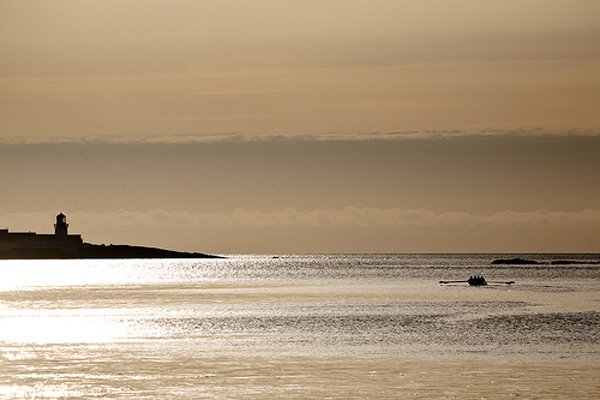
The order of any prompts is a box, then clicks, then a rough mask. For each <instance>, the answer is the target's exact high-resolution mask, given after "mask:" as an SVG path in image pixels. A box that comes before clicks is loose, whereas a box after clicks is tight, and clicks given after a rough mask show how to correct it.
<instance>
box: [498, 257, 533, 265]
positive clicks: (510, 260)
mask: <svg viewBox="0 0 600 400" xmlns="http://www.w3.org/2000/svg"><path fill="white" fill-rule="evenodd" d="M492 264H512V265H525V264H531V265H535V264H543V263H540V262H538V261H534V260H526V259H524V258H518V257H516V258H499V259H497V260H494V261H492Z"/></svg>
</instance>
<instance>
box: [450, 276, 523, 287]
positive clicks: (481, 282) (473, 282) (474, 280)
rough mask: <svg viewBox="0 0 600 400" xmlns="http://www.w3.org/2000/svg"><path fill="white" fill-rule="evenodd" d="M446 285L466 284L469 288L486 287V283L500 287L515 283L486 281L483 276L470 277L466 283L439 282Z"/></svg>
mask: <svg viewBox="0 0 600 400" xmlns="http://www.w3.org/2000/svg"><path fill="white" fill-rule="evenodd" d="M447 283H468V284H469V286H487V284H488V283H495V284H500V285H512V284H513V283H515V281H508V282H499V281H489V282H488V281H486V280H485V278H484V277H483V276H479V275H476V276H471V277H469V279H467V280H466V281H440V284H443V285H445V284H447Z"/></svg>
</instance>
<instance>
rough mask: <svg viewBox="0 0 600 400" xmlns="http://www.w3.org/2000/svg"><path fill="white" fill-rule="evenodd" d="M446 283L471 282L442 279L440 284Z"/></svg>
mask: <svg viewBox="0 0 600 400" xmlns="http://www.w3.org/2000/svg"><path fill="white" fill-rule="evenodd" d="M445 283H469V281H440V284H445Z"/></svg>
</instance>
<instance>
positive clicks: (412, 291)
mask: <svg viewBox="0 0 600 400" xmlns="http://www.w3.org/2000/svg"><path fill="white" fill-rule="evenodd" d="M499 257H503V258H504V257H508V256H507V255H502V256H500V255H493V254H478V255H423V254H417V255H314V256H296V255H288V256H280V257H278V258H273V257H269V256H232V257H230V258H228V259H225V260H67V261H58V260H56V261H0V398H3V399H4V398H7V399H30V398H39V399H50V398H61V399H62V398H114V399H123V398H135V399H137V398H172V399H175V398H177V399H179V398H182V399H188V398H189V399H195V398H227V399H229V398H511V397H522V398H549V397H552V398H598V396H599V395H600V368H599V367H598V365H600V346H599V344H600V265H597V264H593V263H591V261H594V260H599V259H600V255H593V254H592V255H561V254H553V255H520V257H523V258H531V259H536V260H538V261H544V260H558V259H569V260H577V261H580V262H584V263H583V264H576V265H533V266H491V265H490V262H491V261H492V260H493V259H494V258H499ZM586 262H588V263H586ZM470 275H485V276H486V278H487V279H488V280H490V281H492V280H493V281H509V280H510V281H515V282H516V283H515V284H514V285H510V286H509V285H504V284H497V285H489V286H487V287H469V286H468V285H466V284H456V285H440V284H439V283H438V281H439V280H440V279H443V280H451V279H466V278H468V277H469V276H470Z"/></svg>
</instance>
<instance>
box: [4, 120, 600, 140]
mask: <svg viewBox="0 0 600 400" xmlns="http://www.w3.org/2000/svg"><path fill="white" fill-rule="evenodd" d="M241 117H246V116H241ZM499 136H503V137H506V136H512V137H546V136H551V137H578V136H600V128H598V129H583V128H576V127H574V128H564V129H545V128H531V129H494V128H489V129H480V130H404V131H389V132H321V133H308V134H303V133H285V134H283V133H282V134H261V133H243V132H228V133H215V134H198V135H155V136H151V135H88V136H67V135H44V136H23V135H19V136H14V137H11V136H5V137H0V145H2V144H4V145H39V144H82V145H85V144H117V145H118V144H151V145H152V144H202V143H232V142H282V141H290V142H368V141H398V140H431V139H450V138H460V137H499Z"/></svg>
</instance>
